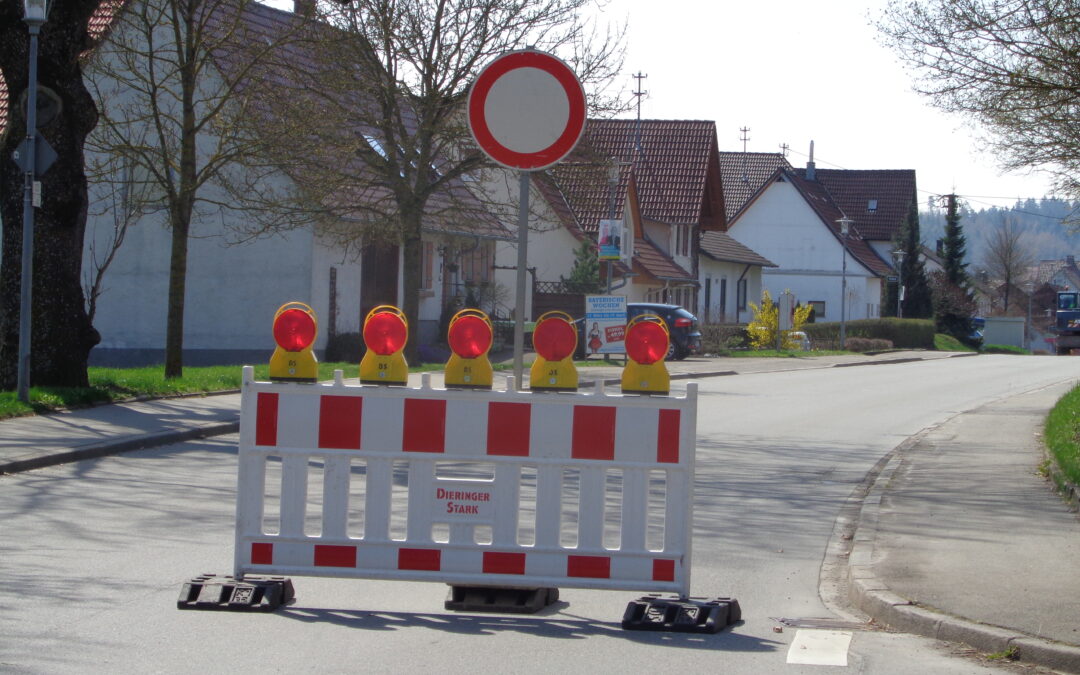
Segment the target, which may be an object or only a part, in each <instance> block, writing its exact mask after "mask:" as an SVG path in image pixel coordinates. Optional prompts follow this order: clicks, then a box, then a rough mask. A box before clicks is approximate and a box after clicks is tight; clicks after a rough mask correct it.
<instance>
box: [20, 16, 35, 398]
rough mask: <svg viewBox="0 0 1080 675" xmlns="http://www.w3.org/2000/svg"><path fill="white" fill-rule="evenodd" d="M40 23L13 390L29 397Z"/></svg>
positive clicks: (29, 120)
mask: <svg viewBox="0 0 1080 675" xmlns="http://www.w3.org/2000/svg"><path fill="white" fill-rule="evenodd" d="M40 30H41V26H40V25H35V24H30V73H29V75H30V78H29V79H30V84H29V88H28V89H27V95H26V141H27V143H26V155H27V160H26V173H25V174H24V176H25V178H24V180H25V186H24V188H23V230H22V272H21V280H20V282H19V284H20V289H19V362H18V369H17V375H16V392H17V396H18V398H19V400H20V401H22V402H23V403H27V402H29V401H30V334H31V332H30V326H31V323H30V312H31V309H30V307H31V297H32V296H31V294H32V293H33V290H32V289H33V284H34V206H35V200H34V180H35V178H36V177H35V175H34V170H35V168H36V163H37V157H36V150H37V148H36V141H37V138H36V136H37V56H38V55H37V51H38V32H39V31H40Z"/></svg>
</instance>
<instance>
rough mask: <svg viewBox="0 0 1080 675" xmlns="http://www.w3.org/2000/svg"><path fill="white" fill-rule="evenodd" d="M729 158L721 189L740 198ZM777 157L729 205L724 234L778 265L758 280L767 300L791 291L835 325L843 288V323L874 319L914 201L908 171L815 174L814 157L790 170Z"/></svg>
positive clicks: (735, 164) (735, 163)
mask: <svg viewBox="0 0 1080 675" xmlns="http://www.w3.org/2000/svg"><path fill="white" fill-rule="evenodd" d="M728 154H729V155H730V156H731V157H729V160H730V161H729V162H728V166H729V167H730V170H729V172H728V173H727V174H726V175H725V178H726V180H725V189H727V188H728V186H729V185H731V186H732V188H733V189H731V190H729V191H728V192H729V193H731V194H739V193H740V192H741V193H742V194H745V192H746V189H745V187H744V186H743V184H742V183H743V181H742V173H741V172H739V171H738V170H737V168H738V158H737V157H735V155H737V154H738V153H728ZM753 159H754V158H748V160H750V161H752V160H753ZM757 159H759V160H762V159H763V158H757ZM780 159H781V158H777V157H774V158H772V159H771V160H770V161H772V162H773V163H774V165H775V167H776V168H775V169H774V170H773V171H772V173H771V174H770V175H769V176H768V177H767V178H766V179H765V180H764V181H763V182H762V183H761V184H760V185H759V186H758V187H757V188H755V189H754V190H753V192H752V194H750V195H749V196H748V197H747V198H746V199H745V201H743V203H742V204H741V205H739V206H737V207H735V211H734V213H733V214H732V216H731V220H730V221H729V223H728V234H729V235H730V236H731V237H732V238H734V239H735V240H737V241H738V242H740V243H742V244H744V245H746V246H748V247H750V248H751V249H753V250H754V251H756V252H758V253H759V254H760V255H762V256H765V257H766V258H768V259H769V260H771V261H772V262H774V263H775V264H776V265H777V266H776V267H773V268H766V269H765V270H764V272H763V275H762V284H763V286H764V287H765V288H766V289H767V290H768V291H769V292H770V294H772V295H773V297H776V296H777V295H778V294H780V293H783V292H784V291H788V290H790V291H791V292H792V293H793V294H794V295H795V300H796V302H798V303H800V304H810V305H812V306H813V307H814V308H815V317H816V320H818V321H839V320H840V319H841V314H842V312H841V296H842V295H843V294H842V292H841V287H842V286H846V290H847V293H846V297H845V298H844V302H845V303H846V304H845V306H844V311H843V315H844V317H845V318H847V319H864V318H876V317H878V316H880V315H881V307H880V304H881V290H882V283H883V282H884V281H885V279H886V278H887V277H888V276H889V275H891V274H894V271H893V267H892V264H891V262H890V260H889V257H890V256H889V252H890V251H891V250H892V249H893V248H895V245H894V244H893V238H894V237H895V236H896V234H897V233H898V232H899V231H900V228H901V226H902V224H903V222H904V218H905V217H906V216H907V213H908V209H909V208H910V205H911V204H912V203H913V200H914V199H915V198H916V193H915V174H914V171H838V170H818V169H816V167H815V166H814V163H813V160H811V161H810V162H809V163H808V164H807V167H806V168H805V169H793V168H792V167H791V166H790V165H788V164H787V162H786V160H785V161H780ZM842 221H847V232H846V233H845V232H844V231H843V227H842ZM845 280H846V283H845Z"/></svg>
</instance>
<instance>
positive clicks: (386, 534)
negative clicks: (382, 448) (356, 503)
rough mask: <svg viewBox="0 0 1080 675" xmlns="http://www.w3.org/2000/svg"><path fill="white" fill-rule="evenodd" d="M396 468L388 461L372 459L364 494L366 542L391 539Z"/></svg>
mask: <svg viewBox="0 0 1080 675" xmlns="http://www.w3.org/2000/svg"><path fill="white" fill-rule="evenodd" d="M393 487H394V468H393V465H392V464H391V463H390V460H388V459H375V458H373V459H370V460H368V464H367V481H365V488H366V489H365V492H364V541H377V542H378V541H388V540H389V539H390V499H391V496H392V494H393Z"/></svg>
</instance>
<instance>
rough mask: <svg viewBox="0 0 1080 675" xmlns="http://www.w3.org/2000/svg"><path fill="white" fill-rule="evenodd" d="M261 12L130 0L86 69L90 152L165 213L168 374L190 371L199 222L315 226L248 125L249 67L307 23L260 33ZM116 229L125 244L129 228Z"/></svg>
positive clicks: (198, 1)
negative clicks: (188, 308) (192, 241)
mask: <svg viewBox="0 0 1080 675" xmlns="http://www.w3.org/2000/svg"><path fill="white" fill-rule="evenodd" d="M259 11H263V12H265V11H272V10H266V9H265V8H263V9H260V6H259V5H258V4H256V3H253V2H251V1H250V0H139V1H138V2H130V3H128V5H127V6H126V8H125V10H124V12H123V13H122V14H121V15H120V17H119V18H118V19H117V21H116V24H115V26H114V27H113V30H112V33H111V35H110V39H109V40H108V42H106V43H105V44H104V45H102V47H101V48H100V49H99V50H98V52H97V53H96V54H95V55H94V59H93V61H92V62H91V64H90V66H89V67H88V80H89V81H90V83H91V87H92V90H93V91H94V94H95V97H96V98H97V100H98V101H100V111H101V120H100V124H99V127H98V129H97V130H95V132H94V134H93V135H92V136H91V137H90V139H89V140H88V147H90V148H91V149H93V150H94V151H95V152H96V153H98V154H99V155H100V156H103V157H106V158H108V161H111V162H114V163H116V165H117V166H121V167H123V169H124V170H123V172H119V173H118V172H115V171H113V172H109V171H103V172H101V173H99V174H98V175H99V178H101V179H102V180H106V181H108V180H117V179H119V180H122V181H126V182H128V183H129V184H130V185H134V186H137V189H134V190H133V189H131V188H130V187H127V186H114V188H115V191H114V194H124V195H125V196H124V201H125V202H126V203H125V205H124V212H125V213H128V214H132V215H134V214H145V213H147V212H152V213H157V214H160V215H159V217H160V218H161V219H163V220H165V221H166V222H167V224H168V227H169V229H170V231H171V257H170V263H169V290H168V315H167V325H166V339H165V376H166V377H170V378H171V377H180V376H181V375H182V374H183V343H184V294H185V287H186V277H187V255H188V241H189V238H190V237H191V236H192V233H193V231H192V227H193V225H195V224H197V223H199V222H200V221H201V220H203V219H205V218H208V217H212V218H213V219H214V221H215V222H226V223H227V222H229V221H230V220H236V221H240V220H247V221H254V222H257V223H259V225H260V226H261V228H262V229H263V230H267V231H269V230H275V229H278V228H282V227H295V226H299V225H302V224H305V223H308V222H311V221H310V217H311V214H309V213H306V212H304V211H303V210H302V209H300V208H297V207H295V205H296V204H298V203H299V200H298V199H297V198H296V195H294V194H293V193H292V191H291V189H290V184H289V183H287V182H282V181H275V180H272V177H273V176H274V174H275V173H276V172H277V168H276V167H274V166H272V165H270V164H268V163H266V162H265V161H263V158H264V157H265V156H266V153H265V144H266V143H267V142H268V139H267V138H265V137H262V136H259V135H258V134H257V133H254V132H253V130H252V129H251V128H250V126H249V125H248V124H247V119H248V118H249V117H250V116H251V115H253V114H254V113H253V109H252V107H253V102H252V96H251V95H250V92H249V90H247V89H246V88H245V87H246V84H247V83H248V81H249V80H250V78H251V73H252V72H253V71H255V70H256V69H259V68H273V67H274V65H276V64H277V61H276V60H277V59H280V58H282V57H283V55H284V54H285V52H286V47H287V45H288V44H289V41H290V40H292V39H295V37H296V35H297V33H298V30H299V23H294V24H290V25H289V26H287V29H286V30H279V31H276V32H275V33H274V34H272V35H269V34H267V33H265V32H261V31H259V29H258V24H259V22H258V21H256V20H254V19H253V17H252V13H253V12H259ZM223 62H226V63H227V64H228V67H223V66H222V63H223ZM241 214H242V218H241ZM125 227H126V226H125ZM117 234H118V235H119V236H120V239H121V241H122V230H117ZM114 243H117V242H116V241H115V240H114ZM107 259H108V256H106V260H107ZM103 262H104V261H103ZM106 267H107V264H106ZM103 271H104V268H99V272H103ZM99 276H100V275H99ZM97 292H98V293H100V282H99V283H98V284H97Z"/></svg>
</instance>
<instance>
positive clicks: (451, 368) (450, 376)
mask: <svg viewBox="0 0 1080 675" xmlns="http://www.w3.org/2000/svg"><path fill="white" fill-rule="evenodd" d="M466 317H475V318H476V319H479V320H481V321H483V322H484V323H485V324H486V325H487V330H488V336H489V339H488V344H487V348H486V349H484V352H483V353H482V354H479V355H477V356H475V357H467V356H461V355H460V354H458V353H457V352H456V351H455V352H453V353H451V354H450V359H449V360H448V361H447V362H446V370H445V371H444V376H443V381H444V383H445V384H446V386H447V387H454V388H460V389H491V384H492V380H493V379H494V375H495V371H494V369H493V368H492V367H491V361H490V360H489V359H488V352H490V351H491V338H492V337H494V329H493V328H492V326H491V319H490V318H489V317H488V315H487V314H486V313H485V312H483V311H481V310H479V309H473V308H467V309H463V310H461V311H460V312H458V313H457V314H455V315H454V316H453V317H452V318H451V319H450V324H449V326H448V327H447V342H450V343H451V345H450V346H451V348H453V347H454V344H453V343H454V340H453V339H452V336H453V335H454V328H455V324H457V323H458V322H459V321H460V320H462V319H464V318H466ZM463 326H465V324H464V323H462V324H461V325H459V326H458V329H460V328H461V327H463Z"/></svg>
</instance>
